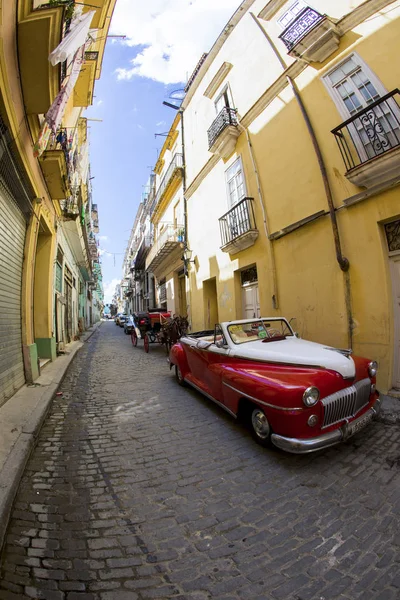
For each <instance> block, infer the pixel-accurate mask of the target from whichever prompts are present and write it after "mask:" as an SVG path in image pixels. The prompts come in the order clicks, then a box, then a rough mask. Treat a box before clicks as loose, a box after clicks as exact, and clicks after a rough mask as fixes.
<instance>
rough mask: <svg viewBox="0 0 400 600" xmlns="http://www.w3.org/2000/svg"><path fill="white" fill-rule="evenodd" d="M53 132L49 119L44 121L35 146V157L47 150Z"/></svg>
mask: <svg viewBox="0 0 400 600" xmlns="http://www.w3.org/2000/svg"><path fill="white" fill-rule="evenodd" d="M51 134H52V131H51V129H50V126H49V124H48V123H47V121H43V124H42V126H41V128H40V132H39V137H38V139H37V142H36V143H35V145H34V146H33V156H34V157H35V158H38V157H39V156H41V155H42V154H43V152H44V151H45V150H46V148H47V144H48V143H49V139H50V135H51Z"/></svg>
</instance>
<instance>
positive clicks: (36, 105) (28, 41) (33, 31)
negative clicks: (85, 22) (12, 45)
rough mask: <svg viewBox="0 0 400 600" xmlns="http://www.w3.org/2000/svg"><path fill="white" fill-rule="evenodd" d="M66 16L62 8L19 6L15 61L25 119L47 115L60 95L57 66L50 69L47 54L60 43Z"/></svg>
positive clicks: (25, 0)
mask: <svg viewBox="0 0 400 600" xmlns="http://www.w3.org/2000/svg"><path fill="white" fill-rule="evenodd" d="M65 15H66V8H65V5H61V4H60V5H58V6H56V5H50V4H44V5H43V6H42V7H40V8H39V7H36V8H35V4H32V0H21V1H20V3H19V10H18V60H19V66H20V73H21V86H22V91H23V96H24V104H25V110H26V113H27V115H32V114H35V115H37V114H44V113H46V111H47V110H48V108H49V106H50V105H51V104H52V102H53V100H54V98H55V97H56V95H57V94H58V92H59V89H60V77H61V69H60V65H56V66H55V67H53V66H52V64H51V63H50V62H49V54H50V52H51V51H52V50H53V49H54V48H56V46H58V44H59V43H60V42H61V40H62V37H63V33H64V31H65Z"/></svg>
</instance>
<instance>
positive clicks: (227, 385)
mask: <svg viewBox="0 0 400 600" xmlns="http://www.w3.org/2000/svg"><path fill="white" fill-rule="evenodd" d="M169 362H170V368H172V367H174V368H175V375H176V378H177V381H178V383H179V384H180V385H184V384H185V383H188V384H190V385H191V386H192V387H194V388H195V389H197V390H198V391H200V392H202V393H203V394H204V395H205V396H207V397H208V398H210V399H211V400H213V401H214V402H216V403H217V404H219V405H220V406H222V407H223V408H224V409H225V410H227V411H228V412H229V413H230V414H231V415H233V416H234V417H241V418H244V419H245V420H246V421H247V422H248V424H249V425H250V428H251V431H252V434H253V437H254V438H255V440H256V441H257V442H258V443H259V444H261V445H263V446H267V445H269V444H270V443H272V444H274V445H275V446H277V447H278V448H281V449H283V450H286V451H288V452H293V453H298V454H301V453H307V452H313V451H316V450H320V449H322V448H326V447H328V446H332V445H334V444H337V443H339V442H341V441H343V440H346V439H348V438H349V437H351V436H352V435H354V434H355V433H357V432H358V431H360V430H361V429H363V428H364V427H366V426H367V425H368V424H369V423H370V421H371V420H372V419H373V418H374V417H375V416H377V415H378V413H379V411H380V404H381V403H380V400H379V392H378V391H377V390H376V372H377V368H378V365H377V363H376V362H375V361H373V360H370V359H368V358H362V357H357V356H351V351H350V350H341V349H337V348H332V347H329V346H324V345H323V344H317V343H315V342H310V341H307V340H302V339H300V338H299V337H298V336H297V335H296V334H295V333H294V331H293V330H292V328H291V327H290V325H289V323H288V321H287V320H286V319H284V318H271V319H268V318H264V317H262V318H260V319H252V320H239V321H229V322H225V323H221V324H220V325H216V326H215V330H214V331H212V330H209V331H200V332H197V333H191V334H187V335H186V336H184V337H182V338H181V339H180V340H179V342H178V343H177V344H175V345H174V346H173V347H172V348H171V351H170V358H169Z"/></svg>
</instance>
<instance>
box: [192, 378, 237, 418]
mask: <svg viewBox="0 0 400 600" xmlns="http://www.w3.org/2000/svg"><path fill="white" fill-rule="evenodd" d="M184 381H185V383H187V384H188V385H191V386H192V387H194V389H195V390H197V391H198V392H200V394H203V396H206V397H207V398H208V399H209V400H212V401H213V402H215V404H218V406H220V407H221V408H223V409H224V410H226V412H228V413H229V414H230V415H232V417H235V419H237V415H236V414H235V413H234V412H232V411H231V410H230V409H229V408H228V407H227V406H225V404H222V402H219V401H218V400H216V399H215V398H213V397H212V396H211V395H210V394H207V392H205V391H204V390H202V389H201V388H199V386H198V385H196V384H195V383H192V382H191V381H188V380H187V379H184Z"/></svg>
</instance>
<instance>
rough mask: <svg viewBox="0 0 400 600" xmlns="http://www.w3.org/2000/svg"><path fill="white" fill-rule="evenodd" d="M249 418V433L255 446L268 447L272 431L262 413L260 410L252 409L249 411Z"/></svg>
mask: <svg viewBox="0 0 400 600" xmlns="http://www.w3.org/2000/svg"><path fill="white" fill-rule="evenodd" d="M249 417H250V418H249V422H250V428H251V433H252V436H253V438H254V439H255V440H256V442H257V444H260V445H261V446H264V447H265V446H269V445H270V444H271V433H272V431H271V427H270V424H269V423H268V420H267V417H266V416H265V413H264V411H262V410H261V408H258V407H252V409H251V410H250V411H249Z"/></svg>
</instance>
